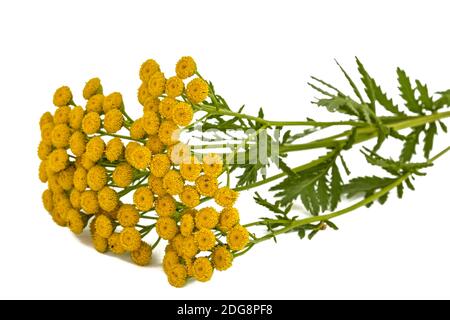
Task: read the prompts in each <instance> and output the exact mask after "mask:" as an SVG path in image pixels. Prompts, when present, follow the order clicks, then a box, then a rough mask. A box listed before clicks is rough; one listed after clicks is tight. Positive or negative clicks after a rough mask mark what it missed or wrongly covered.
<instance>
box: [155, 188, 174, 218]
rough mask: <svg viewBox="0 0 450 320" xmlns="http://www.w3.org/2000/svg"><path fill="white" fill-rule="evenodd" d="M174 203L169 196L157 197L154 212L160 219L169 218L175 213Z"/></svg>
mask: <svg viewBox="0 0 450 320" xmlns="http://www.w3.org/2000/svg"><path fill="white" fill-rule="evenodd" d="M175 210H176V203H175V199H174V198H173V197H172V196H171V195H168V194H166V195H164V196H160V197H158V199H157V200H156V204H155V211H156V213H157V214H158V215H159V216H160V217H170V216H172V215H173V214H174V213H175Z"/></svg>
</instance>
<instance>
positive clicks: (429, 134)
mask: <svg viewBox="0 0 450 320" xmlns="http://www.w3.org/2000/svg"><path fill="white" fill-rule="evenodd" d="M436 134H437V127H436V123H434V122H432V123H430V124H429V125H428V128H427V129H426V130H425V138H424V145H423V154H424V155H425V158H427V159H429V158H430V153H431V150H432V149H433V142H434V136H435V135H436Z"/></svg>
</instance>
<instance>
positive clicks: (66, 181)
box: [57, 166, 75, 191]
mask: <svg viewBox="0 0 450 320" xmlns="http://www.w3.org/2000/svg"><path fill="white" fill-rule="evenodd" d="M74 172H75V166H69V167H67V168H66V169H64V170H63V171H60V172H59V173H58V176H57V179H58V184H59V185H60V186H61V187H62V188H63V189H64V190H65V191H69V190H71V189H72V188H73V176H74Z"/></svg>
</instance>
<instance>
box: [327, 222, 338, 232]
mask: <svg viewBox="0 0 450 320" xmlns="http://www.w3.org/2000/svg"><path fill="white" fill-rule="evenodd" d="M324 222H325V223H326V225H327V226H329V227H330V228H331V229H333V230H339V228H338V227H337V225H335V224H334V223H333V222H331V221H330V220H325V221H324Z"/></svg>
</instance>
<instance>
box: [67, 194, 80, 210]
mask: <svg viewBox="0 0 450 320" xmlns="http://www.w3.org/2000/svg"><path fill="white" fill-rule="evenodd" d="M69 199H70V204H71V205H72V207H73V208H74V209H77V210H79V209H81V192H80V191H78V190H77V189H72V190H70V195H69Z"/></svg>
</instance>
